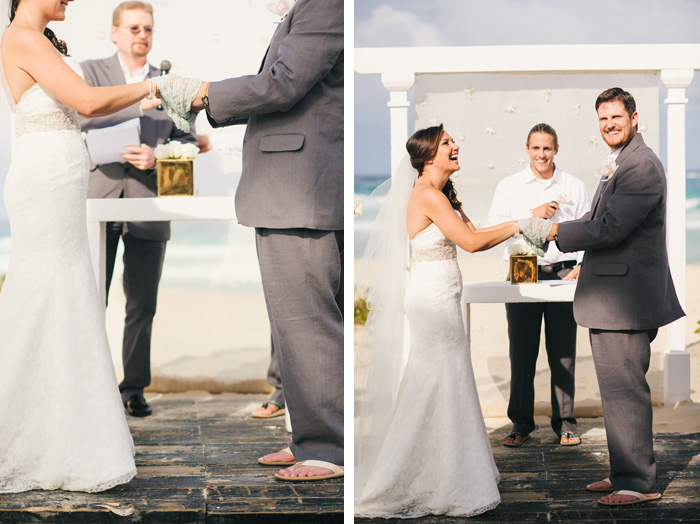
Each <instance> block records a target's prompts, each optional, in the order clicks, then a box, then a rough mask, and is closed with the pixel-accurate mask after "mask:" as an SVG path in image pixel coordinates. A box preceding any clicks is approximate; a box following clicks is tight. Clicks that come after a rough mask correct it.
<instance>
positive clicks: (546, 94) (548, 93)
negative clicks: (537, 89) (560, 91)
mask: <svg viewBox="0 0 700 524" xmlns="http://www.w3.org/2000/svg"><path fill="white" fill-rule="evenodd" d="M551 94H552V92H551V91H550V90H549V88H547V89H543V90H542V96H543V97H544V99H545V100H546V101H547V102H549V95H551Z"/></svg>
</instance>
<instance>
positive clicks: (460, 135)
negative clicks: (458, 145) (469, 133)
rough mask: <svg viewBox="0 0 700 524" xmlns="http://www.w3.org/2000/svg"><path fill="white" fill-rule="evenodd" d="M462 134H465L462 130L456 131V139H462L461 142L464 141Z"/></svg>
mask: <svg viewBox="0 0 700 524" xmlns="http://www.w3.org/2000/svg"><path fill="white" fill-rule="evenodd" d="M464 136H465V135H464V132H462V133H457V139H458V140H460V141H462V142H463V141H464Z"/></svg>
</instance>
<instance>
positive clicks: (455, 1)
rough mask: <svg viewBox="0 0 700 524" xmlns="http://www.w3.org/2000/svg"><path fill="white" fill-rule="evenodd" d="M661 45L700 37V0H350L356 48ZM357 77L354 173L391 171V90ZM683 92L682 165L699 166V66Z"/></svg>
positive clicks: (369, 77) (376, 81)
mask: <svg viewBox="0 0 700 524" xmlns="http://www.w3.org/2000/svg"><path fill="white" fill-rule="evenodd" d="M348 13H349V11H348ZM661 43H664V44H672V43H700V1H698V0H586V1H585V2H581V1H578V0H433V1H432V2H426V1H425V0H402V1H396V0H379V1H378V0H355V47H411V46H450V45H455V46H469V45H533V44H534V45H541V44H661ZM543 60H546V56H544V57H543ZM620 60H624V57H620ZM354 80H355V129H354V133H355V172H356V173H360V174H384V173H386V174H388V170H389V167H388V166H389V110H388V108H387V106H386V102H387V101H388V99H389V95H388V92H387V91H386V90H385V89H384V88H383V87H382V85H381V83H380V81H379V76H378V75H367V76H365V75H358V74H355V78H354ZM665 92H666V89H665V88H663V87H660V93H661V101H660V108H661V125H662V128H661V133H662V134H661V151H660V153H661V157H662V159H663V160H665V151H666V147H665V132H666V131H665V129H666V128H665V121H666V118H665V105H664V104H663V98H664V97H665ZM686 97H687V98H688V100H689V103H688V105H687V106H686V132H687V135H686V140H687V142H686V150H687V156H686V159H687V167H688V169H698V170H700V147H698V144H700V71H698V72H696V73H695V78H694V80H693V83H692V84H691V85H690V87H689V88H688V89H687V90H686Z"/></svg>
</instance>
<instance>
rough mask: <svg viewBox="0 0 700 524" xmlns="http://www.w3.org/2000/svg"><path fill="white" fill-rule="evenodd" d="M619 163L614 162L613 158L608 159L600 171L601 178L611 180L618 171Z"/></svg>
mask: <svg viewBox="0 0 700 524" xmlns="http://www.w3.org/2000/svg"><path fill="white" fill-rule="evenodd" d="M617 167H618V166H617V162H615V160H613V159H612V158H610V157H608V158H607V159H606V160H605V162H603V167H601V168H600V169H598V173H600V176H601V177H602V178H603V180H610V179H611V178H612V176H613V175H614V174H615V171H617Z"/></svg>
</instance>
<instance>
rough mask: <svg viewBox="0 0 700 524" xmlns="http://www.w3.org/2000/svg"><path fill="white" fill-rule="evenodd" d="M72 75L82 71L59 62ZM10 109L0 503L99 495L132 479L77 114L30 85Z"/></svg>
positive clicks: (0, 345) (0, 314)
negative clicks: (53, 493)
mask: <svg viewBox="0 0 700 524" xmlns="http://www.w3.org/2000/svg"><path fill="white" fill-rule="evenodd" d="M67 61H68V63H69V64H70V65H71V67H72V68H73V69H74V70H75V71H76V72H78V73H79V74H82V73H81V72H80V66H79V65H78V64H77V63H75V62H73V61H71V60H67ZM14 110H15V132H16V142H15V145H14V147H13V151H12V162H11V166H10V170H9V173H8V175H7V179H6V181H5V194H4V198H5V206H6V207H7V213H8V216H9V218H10V226H11V232H12V251H11V254H10V259H11V260H10V266H9V268H8V271H7V277H6V280H5V284H4V285H3V287H2V292H0V493H1V492H13V493H14V492H20V491H27V490H31V489H64V490H73V491H88V492H95V491H103V490H106V489H109V488H111V487H113V486H115V485H117V484H122V483H125V482H128V481H129V480H131V479H132V478H133V477H134V475H135V474H136V468H135V466H134V444H133V441H132V438H131V434H130V432H129V427H128V425H127V423H126V418H125V416H124V410H123V408H122V405H121V399H120V397H119V390H118V387H117V381H116V376H115V372H114V366H113V364H112V360H111V356H110V352H109V345H108V342H107V335H106V332H105V324H104V307H103V304H100V303H99V300H98V297H97V285H96V282H95V276H94V273H93V269H92V266H91V263H90V255H89V250H88V239H87V228H86V222H85V199H86V195H87V178H88V169H89V163H88V156H87V151H86V150H85V146H84V144H83V140H82V137H81V135H80V126H79V124H78V119H77V115H76V112H75V111H74V110H72V109H70V108H69V107H67V106H65V105H64V104H62V103H61V102H59V101H57V100H56V99H54V98H53V97H52V96H51V95H50V94H48V93H47V92H46V91H44V90H43V89H42V88H41V87H40V86H39V85H35V86H33V87H32V88H31V89H29V90H28V91H27V92H26V93H25V94H24V95H23V96H22V98H21V100H20V101H19V104H17V106H16V108H15V109H14Z"/></svg>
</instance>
